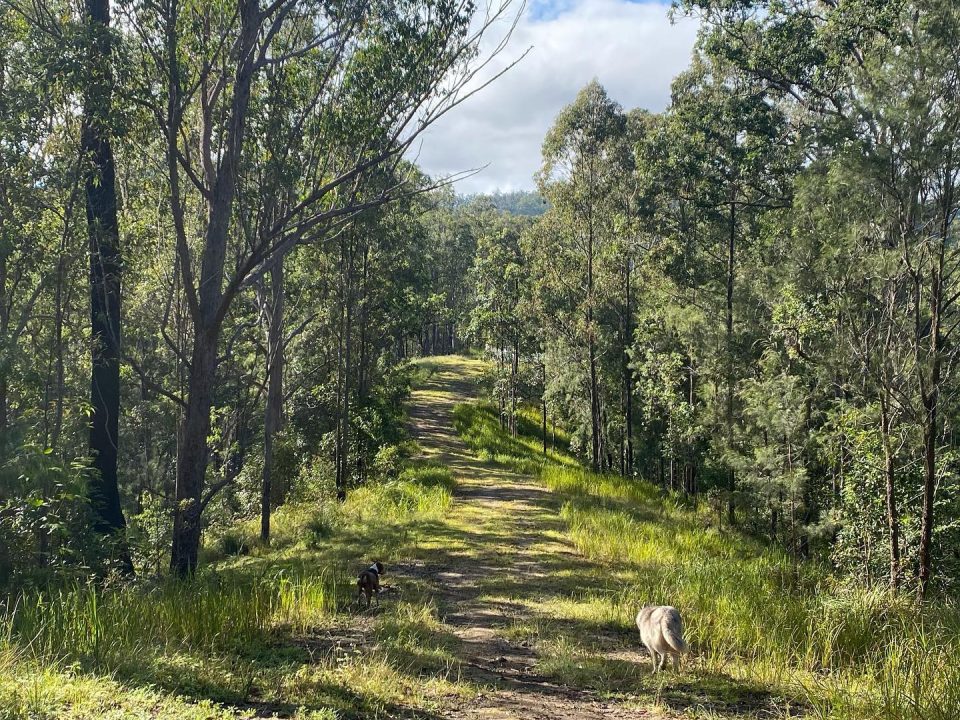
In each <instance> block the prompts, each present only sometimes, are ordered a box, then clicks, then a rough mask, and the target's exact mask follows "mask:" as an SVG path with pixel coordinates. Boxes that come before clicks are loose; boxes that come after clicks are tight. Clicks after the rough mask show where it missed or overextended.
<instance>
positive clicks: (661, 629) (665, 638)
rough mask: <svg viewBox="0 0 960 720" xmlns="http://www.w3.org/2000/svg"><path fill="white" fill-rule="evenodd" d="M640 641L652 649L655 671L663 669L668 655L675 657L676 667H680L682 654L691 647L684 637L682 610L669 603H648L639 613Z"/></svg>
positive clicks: (648, 648) (651, 657)
mask: <svg viewBox="0 0 960 720" xmlns="http://www.w3.org/2000/svg"><path fill="white" fill-rule="evenodd" d="M637 627H638V628H640V641H641V642H642V643H643V644H644V645H646V646H647V650H649V651H650V659H651V660H653V671H654V672H657V671H658V670H663V664H664V662H665V661H666V659H667V656H668V655H669V656H670V657H672V658H673V664H674V668H675V669H677V670H679V669H680V656H681V655H682V654H683V653H685V652H687V651H688V650H689V649H690V646H689V645H687V643H686V641H685V640H684V639H683V621H682V620H681V619H680V612H679V611H678V610H677V609H676V608H675V607H670V606H669V605H647V606H645V607H644V608H643V609H642V610H640V612H638V613H637Z"/></svg>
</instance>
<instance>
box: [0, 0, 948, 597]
mask: <svg viewBox="0 0 960 720" xmlns="http://www.w3.org/2000/svg"><path fill="white" fill-rule="evenodd" d="M428 5H429V8H430V12H429V13H427V14H423V13H422V12H421V10H422V8H420V9H418V7H419V6H417V5H416V4H413V5H410V6H409V7H408V6H407V5H406V4H402V3H401V4H397V3H382V4H376V3H374V4H371V3H342V4H338V5H336V6H327V5H325V4H316V5H314V4H309V3H307V4H304V3H296V4H294V3H285V2H277V3H273V4H272V5H270V6H267V7H264V8H260V7H259V6H258V5H257V4H256V3H241V4H240V5H239V6H238V7H237V8H234V7H233V6H232V5H230V6H229V7H228V6H227V5H223V6H222V7H221V6H220V5H216V4H206V3H204V4H199V5H192V4H187V5H183V6H181V5H180V4H179V3H177V2H163V3H124V2H120V3H115V4H114V7H113V9H112V23H113V24H112V25H111V16H110V14H109V13H108V10H109V8H108V3H106V2H105V1H101V2H94V1H93V0H90V1H89V2H87V4H86V6H85V11H84V14H82V16H81V15H77V14H72V13H71V12H69V6H68V5H66V4H64V5H63V6H62V7H61V6H60V5H58V4H57V3H55V2H45V3H31V4H23V5H20V4H17V3H10V4H8V5H6V6H5V7H4V9H3V11H2V16H0V20H2V23H3V26H2V32H0V43H2V47H0V88H2V93H0V103H2V108H0V148H2V162H3V171H2V173H0V200H2V208H3V210H2V213H0V240H2V246H0V250H2V252H0V293H2V301H3V302H2V304H0V333H2V338H3V354H2V356H0V357H2V364H0V429H2V438H3V440H2V448H0V452H2V468H3V470H2V473H3V475H2V486H0V498H2V501H3V503H4V509H3V511H2V514H0V537H2V542H0V579H2V580H3V582H5V583H9V582H10V581H11V580H16V581H17V582H22V581H23V580H24V579H25V578H29V577H31V576H35V575H37V574H39V575H41V576H43V575H44V574H45V573H47V572H48V571H50V570H55V569H58V568H60V569H63V570H64V571H66V572H73V571H79V572H87V571H89V570H91V569H92V570H94V571H95V572H97V573H99V572H104V571H106V570H107V569H108V568H107V566H105V565H104V564H103V563H104V562H107V565H115V566H116V568H117V569H119V570H120V571H122V572H128V573H129V572H151V573H158V572H159V573H163V572H165V571H166V569H167V566H169V568H170V569H171V570H172V571H173V572H175V573H177V574H181V575H184V574H187V573H190V572H192V571H193V570H194V568H195V567H196V566H197V562H198V550H199V548H200V545H201V536H202V534H203V532H204V531H206V530H209V529H210V528H215V527H217V526H220V527H227V526H229V524H230V523H232V522H233V521H235V520H236V519H237V518H242V517H249V516H251V515H254V514H259V515H260V516H261V518H262V530H261V541H262V542H263V543H268V542H269V537H270V509H271V508H272V507H276V506H278V505H280V504H282V503H284V502H286V501H287V500H289V499H290V498H291V497H302V496H304V493H307V494H309V493H321V494H322V493H333V494H335V495H336V496H338V497H339V498H341V499H342V498H343V497H345V493H346V491H347V489H348V488H350V487H353V486H356V485H359V484H362V483H365V482H368V481H369V480H370V479H371V478H374V479H375V478H376V477H377V476H378V474H380V475H382V474H383V473H389V472H391V465H392V464H395V463H396V462H398V461H399V459H400V458H401V457H402V456H403V452H404V451H403V444H402V440H403V430H402V418H403V412H402V402H403V399H404V397H405V392H406V389H407V386H408V383H409V372H408V371H407V370H405V367H406V366H405V361H406V359H408V358H410V357H412V356H415V355H421V354H435V353H446V352H453V351H460V350H462V349H464V348H466V347H468V346H470V345H472V346H474V347H476V348H479V349H483V350H484V351H486V352H488V353H489V354H490V356H491V357H492V358H494V359H495V361H496V368H497V370H496V377H495V378H494V384H493V388H494V394H495V396H496V398H497V400H498V402H499V405H500V408H501V411H502V416H501V417H502V421H503V423H504V424H505V426H507V427H515V422H514V418H515V417H516V416H517V412H518V408H519V407H520V406H521V405H524V404H530V403H532V404H534V405H535V406H536V407H537V408H539V409H540V411H541V412H542V420H543V423H544V427H545V428H546V424H547V423H548V422H549V423H552V424H554V425H555V424H556V423H560V424H561V425H562V426H564V427H566V428H568V429H569V430H570V431H571V433H572V437H573V449H574V451H575V452H577V453H578V454H579V455H580V456H581V457H582V458H583V460H584V461H585V462H586V463H588V464H589V465H590V466H592V467H593V468H594V469H595V470H598V471H608V472H615V473H620V474H622V475H625V476H638V477H644V478H647V479H649V480H652V481H655V482H657V483H659V484H660V485H662V486H663V487H664V488H666V489H669V490H672V491H676V492H680V493H684V494H686V495H689V496H691V497H692V498H695V499H697V500H698V501H699V502H706V503H710V504H711V505H712V506H713V507H714V508H715V511H716V512H715V516H716V522H718V523H721V524H722V523H724V522H726V523H731V524H739V525H742V526H744V527H746V528H748V529H749V530H750V531H751V532H754V533H757V534H760V535H766V536H768V537H769V538H770V539H771V540H772V541H774V542H776V543H780V544H781V545H782V546H783V547H784V548H786V549H787V550H788V551H789V552H791V553H793V554H795V555H796V556H798V557H800V556H802V557H819V558H822V559H827V560H829V562H831V563H832V564H833V566H834V567H835V568H836V569H837V570H838V572H840V573H841V574H843V575H848V576H850V577H852V578H856V579H857V580H858V581H861V582H864V583H868V584H881V583H888V584H889V585H890V586H891V587H894V588H898V587H903V588H909V589H916V590H918V591H919V592H921V593H926V592H928V591H929V590H930V589H931V588H932V587H935V588H937V589H938V590H948V589H951V588H952V587H953V586H954V582H955V581H956V580H958V579H960V558H958V556H957V551H956V548H957V547H960V537H958V533H960V529H958V525H957V519H958V517H960V507H958V502H960V480H958V478H960V476H958V471H960V466H958V465H957V453H956V442H955V438H954V435H953V431H952V430H953V421H954V420H955V418H956V415H957V412H958V411H960V408H958V407H957V404H956V402H955V399H956V395H957V392H956V391H957V388H958V385H957V383H958V382H960V380H958V378H957V377H956V373H955V369H956V357H957V353H956V351H955V350H956V346H957V343H956V331H957V326H958V316H957V311H956V305H957V301H958V298H960V274H958V272H957V269H958V266H960V256H957V254H956V247H955V233H956V231H957V223H958V219H957V209H958V204H960V193H958V192H957V180H958V169H960V148H958V146H957V143H958V142H960V130H958V128H960V101H958V94H957V93H958V90H960V50H958V47H960V43H958V42H957V40H958V38H960V12H958V9H957V8H956V6H955V5H954V3H952V2H949V0H929V1H927V0H925V1H924V2H847V3H842V4H839V5H834V4H833V3H820V2H811V3H793V4H789V5H787V6H779V5H776V6H769V7H766V6H763V7H761V5H762V4H757V5H756V6H754V5H753V4H751V3H749V2H737V3H712V2H693V1H692V0H690V1H689V2H686V3H685V4H683V5H681V6H678V7H677V8H676V9H675V12H678V13H690V14H693V15H695V16H697V17H699V18H701V19H702V21H703V26H702V27H703V30H702V32H701V38H700V42H699V45H698V49H697V51H696V55H695V57H694V60H693V62H692V65H691V67H690V69H689V70H687V71H686V72H685V73H683V74H682V75H681V76H679V77H677V78H676V79H675V81H674V84H673V94H672V100H671V103H670V106H669V107H668V109H667V110H666V111H665V112H663V113H660V114H653V113H650V112H647V111H644V110H639V109H638V110H630V111H627V110H624V109H623V108H621V107H620V106H619V105H618V104H617V103H616V102H615V100H614V99H612V98H610V97H609V96H608V95H607V93H606V92H605V91H604V89H603V87H602V86H601V85H600V84H598V83H597V82H594V83H592V84H590V85H588V86H587V87H585V88H584V89H583V90H582V92H581V93H580V95H579V96H578V97H577V98H576V99H575V100H574V101H573V102H572V103H571V104H570V105H569V106H568V107H567V108H565V109H564V110H563V112H562V113H561V114H560V115H559V116H558V117H557V119H556V122H555V124H554V126H553V128H552V129H551V130H550V132H549V134H548V135H547V137H546V138H545V140H544V144H543V164H542V168H541V170H540V172H539V174H538V175H537V177H536V182H537V186H538V193H522V192H521V193H506V194H500V193H498V194H495V195H493V196H490V197H483V196H478V197H473V198H467V199H464V198H457V197H456V196H455V195H454V194H453V192H452V191H450V190H449V189H442V188H438V187H437V182H436V181H435V180H431V179H430V178H428V177H426V176H424V175H423V174H421V173H420V172H419V171H418V170H417V169H416V167H414V166H413V165H411V164H410V163H408V162H406V161H405V160H403V154H404V152H405V150H406V148H407V147H408V146H409V144H410V142H412V140H413V138H415V137H416V136H417V134H418V133H419V131H420V130H421V129H423V128H424V127H426V126H428V125H429V124H430V123H431V122H432V121H433V120H434V119H435V118H436V117H438V116H439V115H440V114H442V113H443V112H445V111H446V110H448V109H450V107H451V106H453V105H455V104H456V103H457V102H459V100H460V99H461V97H462V93H463V91H464V88H465V87H466V83H467V82H468V81H470V80H472V79H473V78H474V75H473V72H474V68H475V65H476V62H478V61H479V62H482V58H477V57H476V54H477V42H478V37H479V35H480V34H482V33H483V31H484V29H485V28H486V26H483V27H481V28H480V30H477V29H476V24H474V25H470V24H469V17H470V12H469V10H470V7H472V6H470V4H469V3H468V4H466V5H462V4H460V3H455V2H453V3H451V2H446V0H437V2H431V3H429V4H428ZM468 6H469V7H468ZM424 7H427V6H424ZM814 9H817V12H813V10H814ZM491 22H492V20H491V19H490V18H487V21H486V23H487V25H489V24H490V23H491ZM55 49H56V50H55ZM238 58H239V59H238ZM451 83H452V85H451ZM105 543H106V544H105ZM97 568H99V569H97Z"/></svg>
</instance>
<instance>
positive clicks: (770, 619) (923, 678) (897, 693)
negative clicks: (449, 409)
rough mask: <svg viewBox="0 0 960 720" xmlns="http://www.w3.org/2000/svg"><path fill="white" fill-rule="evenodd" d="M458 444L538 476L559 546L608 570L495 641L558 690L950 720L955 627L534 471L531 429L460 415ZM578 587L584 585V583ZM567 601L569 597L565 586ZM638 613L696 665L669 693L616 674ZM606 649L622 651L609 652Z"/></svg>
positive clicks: (488, 416) (958, 692) (674, 513)
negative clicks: (678, 637) (654, 608)
mask: <svg viewBox="0 0 960 720" xmlns="http://www.w3.org/2000/svg"><path fill="white" fill-rule="evenodd" d="M457 414H458V425H457V428H458V430H459V431H460V432H461V434H462V435H463V436H464V438H465V440H466V441H467V443H468V444H469V445H470V447H471V448H472V449H473V450H474V452H476V453H477V454H478V455H480V457H481V458H485V459H488V460H492V461H496V462H497V463H499V464H501V465H503V466H505V467H509V468H511V469H514V470H521V471H525V472H533V471H534V470H535V471H536V472H538V473H539V477H540V478H541V479H542V481H543V482H544V483H545V484H546V485H547V486H548V488H549V489H550V490H551V491H553V492H554V493H555V494H556V496H557V498H558V500H559V503H560V508H561V509H560V517H561V518H562V519H563V521H564V534H565V537H566V539H568V540H569V541H570V542H571V543H572V544H573V546H574V547H575V548H576V550H577V552H578V553H579V554H580V556H582V557H583V558H585V559H588V560H590V561H592V562H593V563H594V564H598V567H606V568H608V574H607V575H606V576H603V575H600V576H597V577H594V578H591V579H590V582H593V583H595V585H596V587H595V588H594V589H593V590H589V591H577V592H573V591H565V590H563V588H564V587H565V586H566V585H567V584H568V580H569V579H570V578H568V577H567V576H566V575H565V574H564V572H563V571H562V570H561V569H556V568H555V569H554V570H553V571H552V574H551V580H550V582H551V586H553V587H554V588H556V589H559V590H560V592H559V593H558V594H555V595H553V596H549V597H544V598H536V599H535V600H534V599H533V598H513V602H515V603H521V604H524V605H525V607H526V612H527V614H528V616H527V617H524V618H522V619H517V620H514V621H512V622H508V623H507V625H506V626H505V627H504V629H503V634H504V636H505V637H508V638H511V639H513V640H515V641H519V642H527V643H532V644H533V645H534V646H535V647H536V648H537V651H538V655H539V657H540V667H541V670H542V671H543V672H545V673H547V674H550V675H551V676H553V677H555V678H557V679H559V680H560V681H563V682H567V683H570V684H575V685H581V686H586V687H593V688H595V689H598V690H601V691H609V692H623V691H631V692H636V693H637V696H636V697H638V698H642V699H643V701H642V704H645V705H646V706H647V707H654V708H662V709H664V710H666V711H669V712H672V713H675V712H683V713H685V714H687V715H690V716H691V717H703V718H720V717H724V718H726V717H731V716H737V717H740V716H744V717H758V716H764V717H767V716H771V717H799V716H804V717H817V718H834V719H836V720H860V719H876V720H926V719H927V718H933V719H934V720H946V719H947V718H956V717H960V663H958V662H957V661H956V659H957V658H958V657H960V612H958V610H957V608H956V607H954V606H953V605H951V604H949V603H947V602H945V601H941V602H939V603H937V604H927V605H925V606H923V607H920V606H918V605H917V604H916V603H915V602H914V600H913V599H912V598H908V597H905V596H897V597H894V596H891V595H890V593H889V592H888V591H887V590H886V589H883V588H878V589H864V588H862V587H855V586H849V585H844V584H841V583H839V582H838V581H837V580H835V579H834V577H833V576H832V575H831V573H830V570H829V568H826V567H824V566H822V565H820V564H818V563H816V562H811V561H804V560H800V559H797V558H793V557H790V556H789V555H787V554H786V553H784V552H782V551H781V550H779V549H777V548H773V547H770V546H767V545H765V544H763V543H761V542H759V541H757V540H755V539H752V538H750V537H747V536H745V535H743V534H741V533H739V532H737V531H735V530H730V529H727V530H725V531H722V530H720V529H718V528H716V527H715V526H713V525H712V524H711V523H709V522H707V518H706V516H705V514H704V513H705V512H706V511H705V510H698V509H696V508H691V507H690V506H689V503H686V502H681V501H680V499H679V498H675V497H672V496H670V495H669V494H667V493H665V492H663V491H662V490H661V489H660V488H658V487H657V486H655V485H653V484H651V483H647V482H644V481H640V480H635V479H625V478H621V477H619V476H616V475H604V474H597V473H592V472H590V471H587V470H584V469H582V468H580V467H576V466H573V465H570V464H563V463H560V462H546V463H543V462H542V461H539V460H538V461H537V462H536V463H533V462H532V458H533V449H534V448H537V449H538V451H541V452H542V447H541V446H540V444H539V438H537V437H536V436H535V435H534V434H533V433H532V432H530V428H528V427H525V426H523V425H522V426H521V430H524V429H525V430H526V432H527V434H526V435H525V436H522V437H520V438H511V437H510V435H509V433H507V432H506V431H505V430H504V428H502V427H501V426H500V424H499V422H498V419H497V417H496V412H495V409H494V408H492V407H491V406H489V405H474V406H459V407H458V408H457ZM586 584H589V583H586ZM570 585H571V586H574V585H576V583H570ZM644 604H671V605H675V606H677V607H678V608H680V610H681V612H682V614H683V616H684V620H685V623H686V628H687V629H686V635H687V639H688V640H689V641H690V642H691V644H692V646H693V649H694V653H693V657H692V658H691V659H690V664H691V665H692V667H690V668H689V669H688V670H687V671H685V673H684V675H683V676H681V677H673V678H670V676H666V678H661V679H658V680H657V681H656V683H655V684H653V683H650V682H648V683H646V684H645V683H644V680H643V677H642V676H637V677H634V676H632V675H631V670H630V668H628V667H623V666H621V665H619V662H620V659H619V658H618V657H617V655H618V653H621V652H627V651H628V650H627V649H628V648H638V647H639V637H638V636H637V635H636V629H635V628H634V617H635V615H636V612H637V610H638V609H639V608H640V607H641V606H642V605H644ZM618 648H619V649H618Z"/></svg>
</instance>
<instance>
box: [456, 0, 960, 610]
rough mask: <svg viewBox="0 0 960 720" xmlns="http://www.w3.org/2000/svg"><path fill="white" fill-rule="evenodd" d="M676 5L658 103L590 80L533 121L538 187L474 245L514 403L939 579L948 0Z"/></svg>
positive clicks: (658, 474) (949, 405) (760, 517)
mask: <svg viewBox="0 0 960 720" xmlns="http://www.w3.org/2000/svg"><path fill="white" fill-rule="evenodd" d="M676 12H690V13H693V14H694V15H696V16H698V17H700V18H702V19H703V23H704V24H703V30H702V33H701V38H700V42H699V46H698V51H697V53H696V56H695V58H694V60H693V63H692V65H691V67H690V69H689V70H687V71H686V72H685V73H683V74H682V75H680V76H679V77H677V78H676V79H675V80H674V83H673V94H672V101H671V104H670V107H669V108H668V109H667V110H666V111H665V112H663V113H661V114H651V113H649V112H646V111H644V110H642V109H641V110H630V111H626V110H624V109H623V108H621V107H620V106H619V105H618V104H617V103H616V102H615V101H614V99H612V98H611V97H609V96H608V94H607V93H606V92H605V91H604V89H603V87H601V85H600V84H598V83H596V82H594V83H592V84H590V85H589V86H587V87H585V88H584V89H583V90H582V92H581V93H580V95H579V96H578V97H577V98H576V100H575V101H574V102H573V103H572V104H570V105H569V106H568V107H567V108H565V109H564V110H563V112H562V113H561V114H560V115H559V116H558V117H557V119H556V122H555V124H554V126H553V128H552V129H551V130H550V133H549V134H548V135H547V137H546V139H545V141H544V144H543V165H542V169H541V171H540V173H539V175H538V176H537V183H538V187H539V190H540V193H541V194H542V195H543V197H544V198H546V199H547V200H548V204H549V210H548V211H547V212H546V213H545V214H544V215H543V216H542V217H541V218H539V219H538V220H537V221H536V222H527V223H522V222H521V223H518V222H517V221H515V220H513V219H509V220H504V222H502V223H501V224H500V225H499V226H498V227H495V228H493V229H492V232H490V233H489V234H488V235H486V236H485V237H483V238H481V239H480V241H479V243H478V250H477V259H476V261H475V264H474V267H473V276H474V286H475V288H476V291H475V292H476V295H475V301H474V307H473V309H472V310H471V315H470V317H471V321H472V325H471V327H472V329H473V330H474V332H475V337H476V338H477V340H478V342H480V343H482V344H483V345H484V346H486V347H487V348H489V349H490V350H491V351H492V352H493V355H494V356H495V357H496V358H497V360H498V363H499V365H498V367H499V371H498V383H497V386H496V387H497V389H498V394H499V403H500V407H501V409H502V410H503V412H504V418H505V420H504V422H506V423H508V424H509V422H510V421H509V418H510V416H511V413H512V411H513V408H515V407H516V403H517V399H518V398H519V399H520V400H521V401H530V402H534V403H537V404H538V405H539V404H542V408H543V413H544V422H546V421H547V418H550V419H551V421H552V420H553V419H557V420H558V421H559V422H561V423H563V424H564V425H566V426H567V427H569V428H570V429H571V431H572V432H573V443H574V448H575V449H577V450H578V453H579V455H580V456H581V457H582V458H583V460H584V461H585V462H587V463H589V464H590V465H591V466H592V467H593V468H594V469H595V470H599V471H609V472H615V473H620V474H623V475H627V476H634V475H636V476H640V477H644V478H647V479H649V480H653V481H655V482H657V483H659V484H660V485H662V486H663V487H664V488H666V489H669V490H672V491H676V492H680V493H685V494H687V495H689V496H692V497H694V498H697V499H698V500H699V501H701V502H707V503H709V504H711V505H712V506H713V507H714V508H715V511H716V512H715V516H716V517H715V520H716V522H717V523H720V524H723V523H732V524H740V525H742V526H744V527H746V528H748V529H749V530H750V531H751V532H754V533H756V534H758V535H762V536H766V537H768V538H769V539H770V540H771V541H773V542H775V543H778V544H780V545H782V546H783V547H784V548H785V549H786V550H787V551H789V552H790V553H792V554H794V555H795V556H796V557H808V558H809V557H817V558H821V559H824V560H828V561H829V562H830V563H832V565H833V566H834V567H835V568H836V570H837V571H838V572H839V573H840V574H841V575H843V576H847V577H849V578H851V579H853V580H855V581H856V582H860V583H865V584H868V585H884V584H889V586H890V587H892V588H895V589H896V588H901V589H904V590H910V591H914V590H916V591H919V592H920V593H921V594H924V593H928V592H930V591H931V590H932V589H933V588H937V589H938V590H948V591H953V590H955V587H956V585H955V583H956V582H957V581H958V580H960V562H958V561H960V556H958V554H957V548H958V547H960V536H958V531H960V526H958V524H957V520H958V517H960V505H958V502H960V485H958V479H960V476H958V471H960V466H958V464H957V441H956V437H955V435H954V433H953V423H954V422H955V421H956V420H957V417H958V416H957V413H958V412H960V408H958V407H957V404H956V398H957V390H958V387H960V386H958V384H957V383H958V381H960V378H957V375H956V365H957V347H958V346H957V336H956V332H957V328H958V321H960V316H958V314H957V301H958V300H960V274H958V268H960V255H958V254H957V242H956V237H957V236H956V233H957V231H958V224H960V219H958V207H960V192H958V179H960V144H958V143H960V94H958V93H960V42H958V41H960V7H958V6H957V5H956V3H953V2H950V1H949V0H945V1H942V2H939V1H933V2H844V3H836V4H835V3H831V2H809V3H806V2H798V3H786V4H770V5H768V4H766V3H756V4H752V3H749V2H734V3H729V2H717V3H713V2H693V1H690V2H686V3H684V4H682V5H681V6H679V7H678V8H677V10H676ZM500 267H502V268H505V271H504V272H502V273H497V272H496V271H495V268H500Z"/></svg>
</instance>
